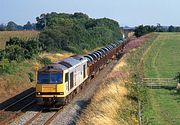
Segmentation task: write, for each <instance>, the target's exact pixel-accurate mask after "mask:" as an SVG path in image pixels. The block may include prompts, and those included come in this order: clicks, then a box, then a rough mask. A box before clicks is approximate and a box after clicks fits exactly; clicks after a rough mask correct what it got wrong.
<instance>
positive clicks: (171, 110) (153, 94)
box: [144, 33, 180, 125]
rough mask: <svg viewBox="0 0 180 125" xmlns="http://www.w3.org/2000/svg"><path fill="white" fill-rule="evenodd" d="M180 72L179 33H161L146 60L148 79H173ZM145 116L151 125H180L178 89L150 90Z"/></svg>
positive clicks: (149, 50) (146, 55) (148, 52)
mask: <svg viewBox="0 0 180 125" xmlns="http://www.w3.org/2000/svg"><path fill="white" fill-rule="evenodd" d="M179 71H180V33H160V34H159V36H158V37H157V39H156V40H155V41H154V42H153V43H152V44H151V46H150V47H149V49H148V50H147V53H146V54H145V57H144V72H145V77H149V78H152V77H153V78H173V77H175V74H176V73H177V72H179ZM147 93H148V95H147V98H148V104H147V105H146V106H145V109H144V115H145V117H146V118H147V121H148V123H150V124H152V125H180V95H179V94H177V92H176V90H175V89H163V88H161V89H148V90H147Z"/></svg>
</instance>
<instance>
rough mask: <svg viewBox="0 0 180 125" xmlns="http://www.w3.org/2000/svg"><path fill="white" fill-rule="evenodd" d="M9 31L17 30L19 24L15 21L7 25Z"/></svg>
mask: <svg viewBox="0 0 180 125" xmlns="http://www.w3.org/2000/svg"><path fill="white" fill-rule="evenodd" d="M7 30H8V31H14V30H17V24H16V23H14V22H13V21H10V22H8V24H7Z"/></svg>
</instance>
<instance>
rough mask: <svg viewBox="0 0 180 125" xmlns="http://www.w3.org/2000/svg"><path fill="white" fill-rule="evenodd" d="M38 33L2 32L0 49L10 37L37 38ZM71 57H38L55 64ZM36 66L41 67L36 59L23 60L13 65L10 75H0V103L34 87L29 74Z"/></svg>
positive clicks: (44, 54)
mask: <svg viewBox="0 0 180 125" xmlns="http://www.w3.org/2000/svg"><path fill="white" fill-rule="evenodd" d="M38 34H39V32H37V31H3V32H0V49H3V48H4V47H5V44H6V41H8V40H9V39H10V38H12V37H19V38H21V39H24V40H26V39H29V38H37V37H38ZM70 55H72V53H67V52H64V53H61V54H50V53H43V54H41V55H40V57H41V58H44V57H46V58H49V59H51V61H52V62H56V61H58V60H60V59H63V58H66V57H68V56H70ZM35 64H38V65H39V66H41V64H40V62H39V61H38V60H37V59H31V60H25V61H22V62H19V63H16V65H15V67H16V68H15V71H13V72H12V73H11V74H1V75H0V95H1V96H0V101H3V100H4V99H6V98H8V97H10V96H12V95H14V94H16V93H18V92H21V91H22V90H25V89H27V88H29V87H31V86H34V84H32V83H31V82H30V79H29V75H28V74H29V73H30V72H31V73H34V66H35Z"/></svg>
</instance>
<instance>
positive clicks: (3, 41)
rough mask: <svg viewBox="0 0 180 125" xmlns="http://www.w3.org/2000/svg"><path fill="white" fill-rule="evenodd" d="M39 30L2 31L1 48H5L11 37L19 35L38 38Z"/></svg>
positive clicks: (0, 36) (23, 37) (0, 32)
mask: <svg viewBox="0 0 180 125" xmlns="http://www.w3.org/2000/svg"><path fill="white" fill-rule="evenodd" d="M38 34H39V32H37V31H0V49H3V48H4V47H5V45H6V41H8V40H9V39H10V38H11V37H19V38H22V39H29V38H36V37H38Z"/></svg>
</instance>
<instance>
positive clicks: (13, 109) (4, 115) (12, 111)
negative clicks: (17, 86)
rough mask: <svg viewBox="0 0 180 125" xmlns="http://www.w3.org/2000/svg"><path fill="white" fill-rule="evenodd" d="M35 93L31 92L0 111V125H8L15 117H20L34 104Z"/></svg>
mask: <svg viewBox="0 0 180 125" xmlns="http://www.w3.org/2000/svg"><path fill="white" fill-rule="evenodd" d="M34 97H35V92H32V93H30V94H28V95H26V96H24V97H23V98H21V99H19V100H17V101H16V102H14V103H11V104H9V105H8V106H6V107H4V108H3V109H2V110H1V111H0V124H1V125H4V124H8V123H10V122H11V121H12V120H13V119H15V118H16V117H18V116H20V115H22V114H23V113H24V112H25V111H26V110H27V109H29V108H30V107H31V106H33V105H34V104H35V102H36V101H35V100H34Z"/></svg>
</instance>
